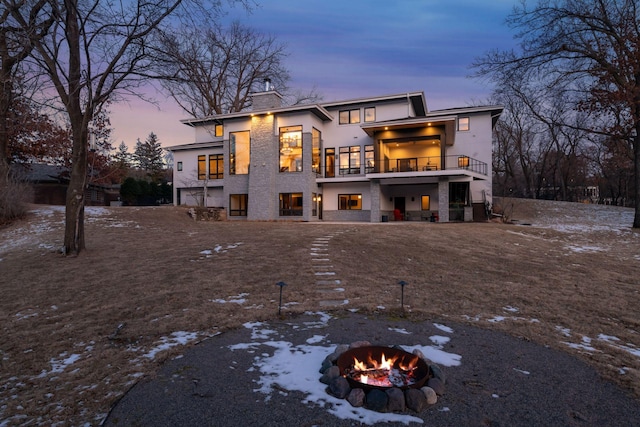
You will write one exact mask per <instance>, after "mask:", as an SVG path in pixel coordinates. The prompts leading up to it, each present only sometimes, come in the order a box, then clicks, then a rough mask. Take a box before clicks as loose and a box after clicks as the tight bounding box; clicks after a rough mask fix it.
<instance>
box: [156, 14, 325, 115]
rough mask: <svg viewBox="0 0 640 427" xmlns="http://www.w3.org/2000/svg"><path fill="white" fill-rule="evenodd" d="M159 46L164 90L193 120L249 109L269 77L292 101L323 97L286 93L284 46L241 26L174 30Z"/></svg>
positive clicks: (311, 92)
mask: <svg viewBox="0 0 640 427" xmlns="http://www.w3.org/2000/svg"><path fill="white" fill-rule="evenodd" d="M161 45H162V47H163V48H162V49H161V52H160V54H159V58H158V61H157V62H156V64H157V65H158V68H159V74H162V75H163V76H164V80H163V83H162V84H163V87H164V88H165V89H166V90H167V92H168V93H169V94H170V95H171V96H172V97H173V98H174V99H175V100H176V102H177V103H178V105H180V107H181V108H182V109H183V110H184V111H185V112H187V113H188V114H189V115H191V116H192V117H206V116H211V115H215V114H223V113H233V112H238V111H243V110H245V109H246V108H248V107H249V106H250V105H251V97H250V95H251V93H252V92H255V91H261V90H263V86H262V85H263V82H264V81H265V79H269V80H271V82H272V83H273V85H274V86H275V88H277V89H278V91H279V92H280V93H282V94H283V95H285V96H286V97H287V102H288V103H291V104H299V103H303V102H310V101H314V100H317V99H319V98H320V96H319V95H318V93H317V92H316V91H315V89H313V90H311V91H310V92H308V93H303V92H293V91H292V92H291V93H288V92H289V90H288V88H287V82H288V81H289V73H288V71H287V70H286V69H285V67H284V64H283V61H284V59H285V57H286V56H287V52H286V49H285V46H284V45H283V44H281V43H279V42H278V41H277V39H276V38H275V37H274V36H272V35H268V34H262V33H260V32H258V31H256V30H254V29H252V28H249V27H246V26H244V25H242V24H240V23H239V22H234V23H232V24H231V25H230V26H229V27H228V28H223V27H213V26H210V27H208V28H205V29H203V28H181V29H175V31H172V32H170V33H165V34H164V35H163V37H162V42H161Z"/></svg>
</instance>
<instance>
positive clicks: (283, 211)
mask: <svg viewBox="0 0 640 427" xmlns="http://www.w3.org/2000/svg"><path fill="white" fill-rule="evenodd" d="M280 216H302V193H280Z"/></svg>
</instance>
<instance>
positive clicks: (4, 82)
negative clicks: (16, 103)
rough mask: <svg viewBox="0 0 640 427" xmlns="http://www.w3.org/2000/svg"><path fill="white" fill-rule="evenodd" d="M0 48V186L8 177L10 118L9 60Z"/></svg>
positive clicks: (10, 87) (10, 85)
mask: <svg viewBox="0 0 640 427" xmlns="http://www.w3.org/2000/svg"><path fill="white" fill-rule="evenodd" d="M2 47H3V48H2V49H1V50H0V53H2V55H3V58H2V60H1V61H2V62H1V64H0V188H1V187H3V186H4V185H6V184H7V182H8V177H9V120H10V118H11V109H10V106H11V97H12V82H11V71H10V66H11V64H10V63H9V60H8V59H7V58H5V57H4V56H5V55H6V54H7V53H6V49H4V47H5V46H2Z"/></svg>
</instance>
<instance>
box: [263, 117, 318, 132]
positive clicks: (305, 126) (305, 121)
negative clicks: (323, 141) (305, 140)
mask: <svg viewBox="0 0 640 427" xmlns="http://www.w3.org/2000/svg"><path fill="white" fill-rule="evenodd" d="M286 126H302V132H305V133H308V132H311V129H312V128H316V129H318V130H319V131H321V132H322V128H323V126H324V125H323V123H322V120H320V119H319V118H318V117H317V116H315V115H312V114H309V113H307V112H304V113H298V114H280V115H278V116H276V120H275V125H274V127H275V132H276V134H277V133H278V132H279V129H280V128H281V127H286Z"/></svg>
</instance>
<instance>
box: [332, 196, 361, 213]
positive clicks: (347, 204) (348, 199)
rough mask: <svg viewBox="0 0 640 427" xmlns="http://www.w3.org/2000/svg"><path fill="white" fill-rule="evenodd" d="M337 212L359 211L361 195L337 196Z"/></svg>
mask: <svg viewBox="0 0 640 427" xmlns="http://www.w3.org/2000/svg"><path fill="white" fill-rule="evenodd" d="M338 209H339V210H361V209H362V194H338Z"/></svg>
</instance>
